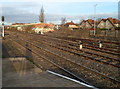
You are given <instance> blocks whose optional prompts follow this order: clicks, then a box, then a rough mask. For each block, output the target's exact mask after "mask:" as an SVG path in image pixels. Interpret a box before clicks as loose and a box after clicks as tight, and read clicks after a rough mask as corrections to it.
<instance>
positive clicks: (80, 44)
mask: <svg viewBox="0 0 120 89" xmlns="http://www.w3.org/2000/svg"><path fill="white" fill-rule="evenodd" d="M79 46H80V49H82V42H81V41H80V42H79Z"/></svg>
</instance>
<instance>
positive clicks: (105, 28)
mask: <svg viewBox="0 0 120 89" xmlns="http://www.w3.org/2000/svg"><path fill="white" fill-rule="evenodd" d="M100 30H108V29H107V28H100Z"/></svg>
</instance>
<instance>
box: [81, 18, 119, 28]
mask: <svg viewBox="0 0 120 89" xmlns="http://www.w3.org/2000/svg"><path fill="white" fill-rule="evenodd" d="M119 22H120V20H118V19H115V18H107V19H99V20H97V21H96V22H95V24H96V25H95V26H96V27H97V28H107V29H114V28H115V27H118V24H119ZM80 28H82V29H85V28H87V29H89V28H94V20H92V19H88V20H83V21H82V22H81V23H80Z"/></svg>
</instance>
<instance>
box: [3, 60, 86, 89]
mask: <svg viewBox="0 0 120 89" xmlns="http://www.w3.org/2000/svg"><path fill="white" fill-rule="evenodd" d="M2 87H82V88H84V87H85V89H86V86H83V85H81V84H78V83H75V82H73V81H70V80H67V79H64V78H62V77H59V76H56V75H53V74H50V73H48V72H47V71H42V70H41V69H40V68H37V67H36V66H35V65H34V64H32V63H31V62H29V61H28V60H26V58H4V59H2Z"/></svg>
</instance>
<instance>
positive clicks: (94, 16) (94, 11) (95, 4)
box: [94, 4, 97, 35]
mask: <svg viewBox="0 0 120 89" xmlns="http://www.w3.org/2000/svg"><path fill="white" fill-rule="evenodd" d="M96 6H97V4H95V5H94V35H95V34H96Z"/></svg>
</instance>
